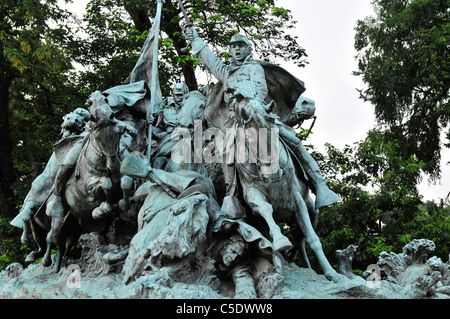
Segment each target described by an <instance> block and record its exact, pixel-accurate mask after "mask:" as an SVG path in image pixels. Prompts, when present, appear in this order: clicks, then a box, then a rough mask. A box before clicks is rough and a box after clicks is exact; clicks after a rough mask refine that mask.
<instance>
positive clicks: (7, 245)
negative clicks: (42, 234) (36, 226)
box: [0, 217, 31, 271]
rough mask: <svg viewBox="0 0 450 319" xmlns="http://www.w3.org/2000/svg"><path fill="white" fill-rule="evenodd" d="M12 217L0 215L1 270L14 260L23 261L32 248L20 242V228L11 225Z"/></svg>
mask: <svg viewBox="0 0 450 319" xmlns="http://www.w3.org/2000/svg"><path fill="white" fill-rule="evenodd" d="M10 222H11V219H8V218H3V217H0V271H1V270H3V269H5V268H6V267H7V266H8V265H9V264H11V263H13V262H19V263H22V262H23V260H24V257H25V256H26V255H27V254H28V253H30V251H31V250H30V248H29V247H27V246H26V245H22V244H20V241H19V240H17V238H18V237H19V236H20V230H18V229H17V228H15V227H13V226H11V225H10V224H9V223H10Z"/></svg>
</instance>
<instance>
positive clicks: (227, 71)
mask: <svg viewBox="0 0 450 319" xmlns="http://www.w3.org/2000/svg"><path fill="white" fill-rule="evenodd" d="M184 34H185V37H186V39H188V40H189V41H191V45H192V48H193V53H194V54H195V55H196V56H197V57H198V58H199V59H200V60H201V61H202V63H203V64H204V65H205V66H206V67H207V69H208V70H209V71H210V72H211V73H212V74H213V75H214V76H215V77H216V78H217V79H218V80H219V82H221V83H222V85H223V100H224V102H225V104H226V106H227V108H228V110H229V114H228V118H227V121H226V122H227V123H228V125H230V123H231V125H235V124H234V123H233V122H235V120H234V119H233V118H234V116H235V115H234V104H235V95H236V94H237V93H240V94H242V95H244V96H245V97H252V98H257V99H260V100H262V101H265V102H267V103H269V102H271V100H272V99H274V100H277V99H278V100H279V99H280V97H276V96H275V95H276V94H278V95H280V92H272V91H273V90H271V86H273V84H270V83H269V82H274V81H269V78H268V77H269V76H272V77H273V76H274V75H270V74H268V73H267V72H265V71H266V70H267V71H269V72H274V71H270V70H272V69H273V68H274V66H273V65H267V63H264V62H262V61H255V60H252V54H251V53H252V47H251V44H250V42H249V40H248V39H247V37H245V36H243V35H240V34H236V35H234V36H233V37H232V38H231V40H230V53H231V56H232V58H231V63H230V64H229V65H226V64H225V63H223V62H222V61H221V60H220V59H218V58H217V57H216V56H215V55H214V54H213V53H212V51H211V50H210V49H209V48H208V46H207V45H206V44H205V42H203V41H202V40H201V39H200V38H199V36H198V33H197V32H196V30H195V29H194V28H186V29H185V30H184ZM279 69H280V68H278V69H277V70H276V71H277V72H278V73H277V75H278V74H279V73H280V70H279ZM281 72H283V71H281ZM284 72H286V71H284ZM286 73H287V72H286ZM275 76H276V75H275ZM282 76H284V77H286V76H288V75H286V74H282ZM288 81H290V82H291V83H287V85H286V86H296V89H297V90H296V91H297V92H296V94H297V95H295V97H297V98H298V100H297V101H293V102H294V104H295V102H297V103H298V101H300V100H301V99H303V98H301V97H300V95H301V94H302V93H303V91H304V90H305V89H304V85H303V83H302V82H301V81H299V80H297V79H294V78H293V77H292V78H291V79H289V80H288ZM292 83H294V84H292ZM277 102H278V101H277ZM287 107H290V108H291V109H292V108H293V107H294V106H293V105H290V106H289V105H288V106H287ZM280 135H281V137H282V138H283V140H284V141H285V142H286V144H288V146H289V147H290V149H291V150H292V151H293V152H294V153H295V155H296V157H297V158H298V159H299V161H300V162H301V164H302V166H303V169H304V170H305V172H306V175H307V177H308V179H309V184H310V188H311V189H312V190H313V192H314V193H315V195H316V209H319V208H321V207H324V206H328V205H331V204H333V203H335V202H337V201H338V200H339V198H338V196H337V195H336V194H335V193H334V192H333V191H331V190H330V189H329V188H328V186H327V185H326V181H325V180H324V178H323V176H322V173H321V171H320V169H319V166H318V165H317V163H316V162H315V160H314V159H313V158H312V156H311V155H310V154H309V153H308V152H307V151H306V149H305V147H304V146H303V144H302V142H301V141H300V139H299V138H297V136H296V135H295V131H294V130H292V128H290V127H289V126H287V125H284V126H282V127H281V129H280ZM225 171H226V172H225V182H226V184H227V190H226V195H227V196H233V195H235V192H236V178H235V175H234V173H233V171H234V169H233V167H232V166H229V165H228V167H226V168H225Z"/></svg>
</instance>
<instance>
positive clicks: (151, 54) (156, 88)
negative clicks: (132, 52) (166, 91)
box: [129, 0, 162, 114]
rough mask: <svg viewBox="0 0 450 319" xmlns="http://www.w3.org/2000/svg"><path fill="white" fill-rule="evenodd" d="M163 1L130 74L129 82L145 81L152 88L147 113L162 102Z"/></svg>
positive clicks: (160, 2) (159, 3)
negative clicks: (159, 61) (161, 47)
mask: <svg viewBox="0 0 450 319" xmlns="http://www.w3.org/2000/svg"><path fill="white" fill-rule="evenodd" d="M161 12H162V1H161V0H159V1H158V7H157V10H156V16H155V19H154V20H153V25H152V27H151V29H150V30H149V34H148V36H147V39H146V40H145V43H144V45H143V47H142V50H141V55H140V57H139V60H138V61H137V63H136V65H135V66H134V69H133V71H131V74H130V76H129V82H130V83H135V82H139V81H142V80H143V81H145V83H147V86H148V87H149V89H150V105H149V106H148V111H147V113H148V114H150V113H153V112H154V111H155V107H157V106H159V105H160V104H161V102H162V93H161V87H160V84H159V72H158V42H159V31H160V23H161Z"/></svg>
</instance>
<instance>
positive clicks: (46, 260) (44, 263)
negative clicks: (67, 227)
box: [41, 230, 53, 267]
mask: <svg viewBox="0 0 450 319" xmlns="http://www.w3.org/2000/svg"><path fill="white" fill-rule="evenodd" d="M46 243H47V248H46V250H45V254H44V257H43V258H42V261H41V263H42V266H44V267H49V266H50V265H51V264H52V258H51V255H50V254H51V249H52V244H53V242H52V230H50V231H49V232H48V233H47V237H46Z"/></svg>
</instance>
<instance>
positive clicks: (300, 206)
mask: <svg viewBox="0 0 450 319" xmlns="http://www.w3.org/2000/svg"><path fill="white" fill-rule="evenodd" d="M273 107H274V102H272V103H271V104H269V105H266V104H264V103H263V102H262V101H260V100H258V99H255V98H248V97H243V96H242V95H240V94H238V95H237V96H236V104H235V114H236V122H237V125H238V128H243V129H244V131H245V132H246V135H248V134H247V133H248V132H249V131H251V130H254V131H256V132H258V133H260V134H259V141H258V142H259V143H256V141H254V140H252V139H249V138H245V161H241V162H239V161H237V162H236V163H235V165H236V172H237V174H238V176H239V182H240V185H241V187H242V193H243V197H244V200H245V202H246V203H247V204H248V206H249V207H250V208H251V210H252V211H253V213H254V214H255V215H258V216H261V217H263V218H264V220H265V222H266V223H267V225H268V226H269V230H270V235H271V237H272V242H273V246H274V250H275V251H276V250H282V249H283V248H286V247H289V246H290V242H289V240H288V239H287V238H286V237H285V236H284V235H283V234H282V233H281V230H280V227H279V226H278V225H277V223H276V222H275V219H278V220H280V219H282V218H284V217H289V216H294V218H295V221H296V223H297V225H298V226H299V228H300V229H301V231H302V233H303V235H304V237H305V238H306V242H307V243H308V245H309V246H310V247H311V249H312V250H313V251H314V253H315V254H316V256H317V258H318V260H319V263H320V265H321V267H322V269H323V271H324V274H325V276H326V277H327V278H328V279H330V280H339V279H340V278H342V276H340V275H339V274H338V273H337V272H336V271H335V270H334V269H333V268H332V266H331V265H330V263H329V262H328V260H327V258H326V256H325V254H324V252H323V250H322V245H321V243H320V239H319V237H318V236H317V234H316V232H315V231H314V223H315V221H316V220H317V215H318V211H317V210H316V209H315V205H314V201H313V200H312V198H311V197H310V195H309V187H308V185H307V184H306V183H305V182H304V179H303V172H302V171H301V167H300V165H299V163H298V162H296V159H295V158H294V157H293V156H292V154H291V153H290V150H289V148H288V147H286V146H285V145H284V143H283V141H282V139H280V138H279V134H278V129H279V127H280V126H281V125H283V124H282V123H281V122H279V121H278V120H277V117H276V116H275V115H273V114H272V113H271V109H272V108H273ZM261 129H262V130H261ZM261 132H262V133H263V134H261ZM264 134H267V135H266V138H263V139H261V137H264V136H263V135H264ZM272 138H275V139H276V140H275V142H273V140H272ZM271 141H272V142H271ZM257 144H259V151H261V150H262V149H264V147H266V150H267V148H272V149H271V152H272V154H271V160H267V157H265V158H263V156H262V154H261V152H259V153H258V150H256V149H255V146H256V145H257ZM269 144H271V145H269ZM238 148H239V145H238ZM277 148H278V150H279V153H278V154H273V153H274V152H276V151H277ZM266 154H267V153H266ZM273 155H275V157H276V158H275V159H274V158H273ZM274 217H275V219H274Z"/></svg>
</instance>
